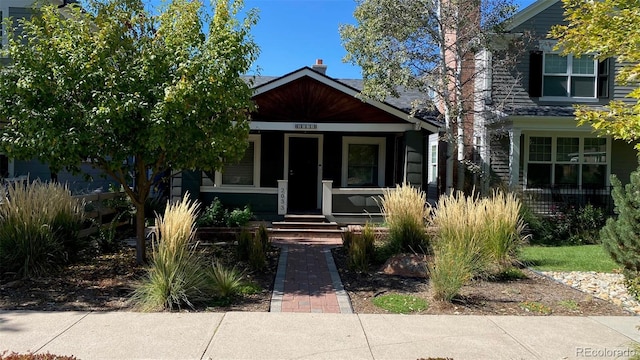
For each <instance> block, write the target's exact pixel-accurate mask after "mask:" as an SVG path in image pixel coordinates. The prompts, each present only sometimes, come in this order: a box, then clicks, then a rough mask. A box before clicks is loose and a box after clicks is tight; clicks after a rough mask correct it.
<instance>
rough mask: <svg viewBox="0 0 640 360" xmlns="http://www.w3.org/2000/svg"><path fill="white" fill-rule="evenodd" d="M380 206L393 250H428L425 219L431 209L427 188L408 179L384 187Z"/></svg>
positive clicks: (396, 251)
mask: <svg viewBox="0 0 640 360" xmlns="http://www.w3.org/2000/svg"><path fill="white" fill-rule="evenodd" d="M379 205H380V209H381V210H382V214H383V215H384V218H385V222H386V224H387V226H388V227H389V240H388V241H389V246H390V247H391V248H392V250H393V252H395V253H398V252H407V251H408V252H424V251H428V249H427V248H428V245H429V244H428V241H427V235H426V231H425V220H426V218H427V216H428V214H429V211H428V208H427V195H426V194H425V192H424V191H422V190H420V189H419V188H416V187H413V186H411V185H410V184H408V183H406V182H405V183H403V184H401V185H396V187H395V189H388V188H387V189H385V190H384V193H383V197H382V198H381V200H380V204H379Z"/></svg>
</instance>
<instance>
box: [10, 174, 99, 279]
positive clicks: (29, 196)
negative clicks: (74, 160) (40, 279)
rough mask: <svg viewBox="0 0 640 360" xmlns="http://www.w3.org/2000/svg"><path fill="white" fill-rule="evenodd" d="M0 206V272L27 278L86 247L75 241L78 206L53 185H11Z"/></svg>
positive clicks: (80, 218) (80, 215) (84, 242)
mask: <svg viewBox="0 0 640 360" xmlns="http://www.w3.org/2000/svg"><path fill="white" fill-rule="evenodd" d="M2 198H3V200H2V204H0V270H1V271H11V272H17V273H18V274H19V275H20V276H24V277H29V276H37V275H41V274H43V273H46V272H47V271H49V270H50V269H52V268H54V267H56V266H57V265H59V264H62V263H65V262H67V261H70V260H75V258H77V256H78V255H79V254H80V253H81V251H83V250H84V249H86V248H87V247H88V240H87V239H80V238H78V230H79V228H80V224H81V223H82V221H83V219H84V210H83V206H82V204H81V203H80V202H79V201H77V200H76V199H74V198H73V197H72V196H71V193H70V192H69V191H68V189H67V188H66V187H64V186H62V185H60V184H56V183H49V184H45V183H41V182H39V181H36V182H33V183H30V184H26V185H25V184H11V185H9V186H8V187H7V188H6V190H5V192H4V193H3V195H2Z"/></svg>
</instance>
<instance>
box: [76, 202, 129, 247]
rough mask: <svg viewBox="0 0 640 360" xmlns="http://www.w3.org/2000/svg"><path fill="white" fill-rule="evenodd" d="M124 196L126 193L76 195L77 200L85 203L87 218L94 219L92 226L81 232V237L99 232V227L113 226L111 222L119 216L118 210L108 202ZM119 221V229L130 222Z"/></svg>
mask: <svg viewBox="0 0 640 360" xmlns="http://www.w3.org/2000/svg"><path fill="white" fill-rule="evenodd" d="M122 196H124V192H109V193H95V194H88V195H76V196H74V198H75V199H78V200H81V201H83V202H84V203H85V209H87V211H86V214H85V215H86V217H87V218H90V219H93V220H94V221H91V222H90V224H91V225H90V226H89V227H87V228H84V229H82V230H80V233H79V234H78V236H79V237H87V236H89V235H92V234H95V233H96V232H97V231H98V227H107V226H110V225H111V221H112V220H113V219H115V218H116V216H117V215H118V214H117V212H118V210H117V209H115V208H113V207H110V206H109V204H108V203H107V201H108V200H113V199H117V198H120V197H122ZM116 221H118V223H117V225H116V226H118V227H120V226H123V225H127V224H129V221H128V220H127V221H120V220H116Z"/></svg>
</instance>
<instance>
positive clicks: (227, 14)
mask: <svg viewBox="0 0 640 360" xmlns="http://www.w3.org/2000/svg"><path fill="white" fill-rule="evenodd" d="M241 6H242V1H241V0H219V1H218V2H217V3H216V5H215V14H214V15H213V16H211V15H210V13H211V11H210V10H211V9H207V8H205V7H204V6H203V5H202V3H200V2H199V1H188V0H170V1H168V2H166V3H164V5H163V6H162V7H161V8H159V9H158V10H159V11H157V13H156V12H149V11H148V10H146V7H145V4H144V3H143V2H142V1H141V0H96V1H91V0H90V1H89V3H88V6H87V7H86V8H85V9H84V10H82V9H80V8H78V7H75V8H71V9H68V7H66V8H65V9H63V11H60V10H59V9H58V8H57V7H54V6H42V7H41V8H39V9H37V10H38V11H37V12H36V16H34V17H33V19H32V20H21V22H20V25H21V26H22V28H23V31H22V32H21V34H20V35H17V34H12V33H11V29H9V38H10V42H9V46H8V49H3V53H2V54H4V55H8V56H10V57H11V59H12V63H11V64H10V65H9V66H7V67H4V68H0V99H2V100H1V101H0V119H2V122H3V127H2V147H3V150H4V151H5V152H6V153H7V154H8V155H9V156H11V157H15V158H19V159H32V158H39V159H40V160H41V161H43V162H46V163H48V164H49V165H50V167H51V169H52V171H57V170H59V169H61V168H67V169H69V170H75V171H78V170H79V167H80V164H81V162H82V161H85V160H87V159H88V160H90V161H91V163H92V164H93V165H94V166H95V167H97V168H99V169H101V170H102V171H104V173H106V174H108V175H110V176H111V177H113V178H114V179H115V180H117V181H118V182H119V183H120V184H121V185H122V186H123V187H124V191H125V192H126V193H127V195H128V196H129V197H130V199H131V201H132V202H133V204H134V206H135V208H136V212H137V215H136V224H137V228H136V234H137V238H138V241H137V260H138V262H143V261H145V258H146V256H145V236H144V235H145V234H144V221H145V218H144V204H145V201H146V200H147V198H148V196H149V191H150V189H151V187H152V186H153V179H155V178H156V177H157V176H158V175H159V174H162V173H164V172H165V171H166V170H167V169H174V170H182V169H202V170H209V171H211V170H215V169H220V168H221V167H222V165H223V164H224V163H225V162H226V161H233V160H235V159H237V158H239V157H240V156H241V155H242V154H243V153H244V151H245V149H246V146H247V141H246V139H247V136H248V131H249V126H248V119H249V113H250V111H251V110H252V109H253V104H252V102H251V96H252V90H251V86H250V84H247V83H246V82H245V81H243V79H242V78H241V75H243V74H245V73H247V71H248V70H249V67H250V66H251V64H252V63H253V61H254V60H255V58H256V56H257V52H258V49H257V46H256V45H255V43H254V42H253V41H252V39H251V36H250V29H251V26H252V25H254V24H255V23H256V21H257V20H256V19H257V17H256V14H255V12H253V11H249V12H247V13H246V14H247V15H246V19H245V20H244V22H239V21H238V20H236V19H235V16H236V14H237V13H238V12H239V11H240V9H241ZM205 24H208V33H205V32H204V30H203V29H204V26H205ZM7 25H8V24H7ZM5 28H10V27H9V26H6V27H5Z"/></svg>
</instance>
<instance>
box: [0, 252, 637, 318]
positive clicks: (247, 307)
mask: <svg viewBox="0 0 640 360" xmlns="http://www.w3.org/2000/svg"><path fill="white" fill-rule="evenodd" d="M205 248H206V250H205V252H206V254H207V256H208V257H209V258H210V259H211V260H213V259H216V258H218V259H225V260H226V262H227V263H228V264H232V265H233V264H235V265H237V266H238V268H240V269H243V270H245V276H246V279H247V280H249V281H251V282H253V283H255V284H257V285H259V287H260V288H261V289H262V290H261V291H259V292H257V293H255V294H251V295H243V296H238V297H237V298H235V299H233V303H232V304H230V305H227V306H221V305H220V304H216V303H215V302H214V301H212V302H211V303H209V304H207V303H204V304H197V307H196V308H195V309H183V310H188V311H218V312H224V311H256V312H267V311H269V306H270V301H271V293H272V290H273V281H274V278H275V273H276V269H277V261H278V255H279V252H278V249H277V248H273V250H272V251H270V252H269V256H268V266H267V269H266V270H265V271H263V272H253V271H251V270H250V269H249V266H248V265H247V264H244V263H242V262H239V261H237V260H236V258H235V247H234V246H233V245H210V246H206V247H205ZM333 253H334V259H335V262H336V265H337V267H338V270H339V272H340V277H341V279H342V282H343V284H344V287H345V289H346V291H347V293H348V294H349V297H350V298H351V303H352V306H353V308H354V311H355V312H356V313H360V314H384V313H386V311H385V310H383V309H381V308H378V307H376V306H375V305H373V303H372V299H373V298H374V297H376V296H380V295H383V294H389V293H399V294H408V295H413V296H417V297H420V298H424V299H426V300H427V301H428V302H429V304H430V306H429V308H428V309H427V310H424V311H422V312H420V313H419V314H462V315H470V314H474V315H544V314H542V313H540V312H536V311H531V310H527V309H526V308H525V307H523V304H524V303H539V304H542V305H543V306H544V307H545V308H548V309H549V310H550V311H551V315H573V316H587V315H632V314H631V313H629V312H627V311H625V310H623V309H622V308H621V307H618V306H616V305H614V304H612V303H610V302H607V301H604V300H601V299H597V298H594V297H592V296H590V295H587V294H585V293H583V292H580V291H578V290H575V289H572V288H571V287H569V286H566V285H563V284H560V283H558V282H556V281H553V280H551V279H549V278H546V277H543V276H540V275H538V274H536V273H534V272H532V271H529V270H527V269H523V272H524V274H525V275H526V278H524V279H518V280H476V281H473V282H472V283H471V284H469V285H467V286H465V287H463V289H462V291H461V295H460V296H459V297H458V298H456V299H455V300H454V301H453V302H452V303H440V302H434V301H433V300H432V294H431V290H430V287H429V280H428V279H419V278H401V277H397V276H391V275H385V274H383V273H381V272H378V271H377V270H378V269H377V268H374V269H373V270H372V271H370V272H366V273H360V272H356V271H351V270H350V269H349V268H348V266H347V259H346V254H345V251H344V250H343V249H342V248H337V249H334V252H333ZM144 273H145V270H144V267H141V266H138V265H136V263H135V250H134V249H132V248H128V247H127V248H122V249H121V250H120V251H118V252H116V253H113V254H105V255H98V256H94V257H92V258H88V259H85V260H84V261H81V262H79V263H76V264H72V265H69V266H66V267H63V268H61V269H59V270H58V271H56V272H53V273H51V274H50V275H48V276H44V277H41V278H37V279H14V278H12V277H11V274H2V277H0V309H3V310H16V309H19V310H44V311H56V310H62V311H64V310H76V311H87V310H93V311H123V310H129V311H130V310H134V309H133V308H132V306H131V304H130V303H129V297H130V296H131V292H132V290H133V288H134V285H135V282H136V281H137V280H138V279H140V278H141V277H142V276H143V275H144Z"/></svg>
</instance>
